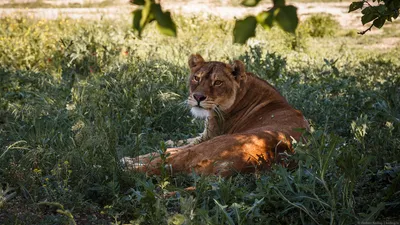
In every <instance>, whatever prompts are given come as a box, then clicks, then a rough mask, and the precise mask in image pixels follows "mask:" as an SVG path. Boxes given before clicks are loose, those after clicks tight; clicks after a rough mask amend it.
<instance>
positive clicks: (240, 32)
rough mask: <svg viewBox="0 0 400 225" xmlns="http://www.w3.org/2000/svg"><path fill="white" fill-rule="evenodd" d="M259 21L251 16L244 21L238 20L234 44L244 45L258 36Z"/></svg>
mask: <svg viewBox="0 0 400 225" xmlns="http://www.w3.org/2000/svg"><path fill="white" fill-rule="evenodd" d="M256 26H257V20H256V18H255V17H254V16H249V17H247V18H245V19H244V20H236V23H235V27H234V28H233V42H234V43H240V44H244V43H246V41H247V39H249V38H250V37H254V36H256Z"/></svg>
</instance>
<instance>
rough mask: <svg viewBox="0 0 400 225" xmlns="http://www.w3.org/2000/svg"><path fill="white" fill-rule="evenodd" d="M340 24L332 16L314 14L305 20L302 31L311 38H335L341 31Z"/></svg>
mask: <svg viewBox="0 0 400 225" xmlns="http://www.w3.org/2000/svg"><path fill="white" fill-rule="evenodd" d="M339 28H340V25H339V23H338V22H337V21H336V20H335V19H334V18H332V15H330V14H314V15H311V16H310V17H308V18H307V19H305V20H304V23H303V26H302V31H303V32H305V33H307V34H309V35H310V36H311V37H329V36H334V35H335V34H336V32H337V31H338V30H339Z"/></svg>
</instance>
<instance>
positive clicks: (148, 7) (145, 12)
mask: <svg viewBox="0 0 400 225" xmlns="http://www.w3.org/2000/svg"><path fill="white" fill-rule="evenodd" d="M153 4H154V3H152V2H151V1H146V4H145V5H144V7H143V9H142V19H141V20H140V27H142V28H144V27H145V26H146V24H147V23H149V22H150V21H149V20H150V19H149V17H150V14H151V7H152V5H153Z"/></svg>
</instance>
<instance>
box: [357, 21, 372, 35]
mask: <svg viewBox="0 0 400 225" xmlns="http://www.w3.org/2000/svg"><path fill="white" fill-rule="evenodd" d="M373 26H374V23H372V24H371V26H370V27H369V28H368V29H366V30H364V31H360V32H357V34H361V35H364V34H365V33H367V32H368V31H371V29H372V27H373Z"/></svg>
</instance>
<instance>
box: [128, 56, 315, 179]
mask: <svg viewBox="0 0 400 225" xmlns="http://www.w3.org/2000/svg"><path fill="white" fill-rule="evenodd" d="M189 67H190V71H191V73H190V77H189V89H190V93H189V98H188V101H187V102H188V105H189V106H190V107H191V113H192V114H193V115H194V116H195V117H199V118H204V119H205V129H204V132H203V133H202V134H201V135H200V137H197V138H195V139H194V140H192V141H191V143H190V144H188V145H186V146H183V147H179V148H169V149H167V150H166V154H167V155H168V157H167V159H166V164H167V165H168V168H169V171H170V172H173V173H190V172H193V171H194V172H196V173H199V174H204V175H208V174H218V175H221V176H229V175H232V174H233V173H237V172H239V173H249V172H255V171H256V170H260V169H268V168H270V167H271V165H272V164H273V163H281V164H283V165H285V166H287V165H286V161H285V160H283V158H285V155H286V154H282V153H283V152H286V153H289V154H291V153H293V148H292V145H291V140H292V138H293V139H295V140H299V139H300V137H301V132H299V129H298V128H303V129H307V128H308V123H307V121H306V120H305V119H304V117H303V114H302V113H301V112H300V111H298V110H296V109H294V108H293V107H292V106H290V105H289V104H288V102H287V101H286V99H285V98H284V97H282V96H281V95H280V94H279V92H278V91H277V90H276V89H275V88H274V87H272V86H271V85H270V84H269V83H268V82H266V81H264V80H262V79H260V78H258V77H256V76H255V75H254V74H252V73H248V72H246V71H245V66H244V64H243V63H242V62H241V61H234V63H233V64H232V65H229V64H226V63H223V62H215V61H209V62H206V61H204V59H203V58H202V57H201V56H200V55H198V54H196V55H191V56H190V57H189ZM124 161H125V162H126V166H127V168H128V169H133V170H137V171H142V172H146V173H148V174H160V172H161V164H162V160H161V158H160V157H159V154H158V153H150V154H146V155H141V156H138V157H136V158H124Z"/></svg>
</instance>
